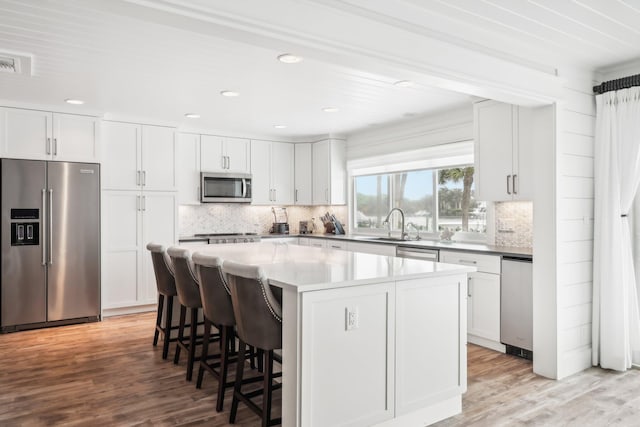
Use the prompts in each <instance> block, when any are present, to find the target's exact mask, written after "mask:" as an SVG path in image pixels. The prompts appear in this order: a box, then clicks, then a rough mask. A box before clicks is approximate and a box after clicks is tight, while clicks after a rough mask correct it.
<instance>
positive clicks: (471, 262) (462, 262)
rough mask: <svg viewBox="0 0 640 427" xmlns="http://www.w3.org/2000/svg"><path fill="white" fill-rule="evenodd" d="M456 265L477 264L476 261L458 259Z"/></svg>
mask: <svg viewBox="0 0 640 427" xmlns="http://www.w3.org/2000/svg"><path fill="white" fill-rule="evenodd" d="M458 263H460V264H472V265H476V264H477V263H478V261H473V260H469V259H459V260H458Z"/></svg>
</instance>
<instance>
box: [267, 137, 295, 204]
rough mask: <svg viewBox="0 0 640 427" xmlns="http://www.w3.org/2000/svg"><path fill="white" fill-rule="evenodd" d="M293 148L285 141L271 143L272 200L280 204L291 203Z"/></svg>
mask: <svg viewBox="0 0 640 427" xmlns="http://www.w3.org/2000/svg"><path fill="white" fill-rule="evenodd" d="M293 150H294V148H293V144H289V143H286V142H273V143H272V144H271V186H272V187H273V190H274V191H273V195H274V202H275V203H278V204H280V205H292V204H293V186H294V183H293V180H294V174H293V158H294V154H293Z"/></svg>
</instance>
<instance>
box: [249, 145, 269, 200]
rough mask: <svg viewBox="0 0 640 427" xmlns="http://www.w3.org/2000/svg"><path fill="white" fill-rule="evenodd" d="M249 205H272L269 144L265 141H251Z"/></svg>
mask: <svg viewBox="0 0 640 427" xmlns="http://www.w3.org/2000/svg"><path fill="white" fill-rule="evenodd" d="M251 203H252V204H254V205H269V204H272V203H273V189H272V187H271V143H270V142H267V141H251Z"/></svg>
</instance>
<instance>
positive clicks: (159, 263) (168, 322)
mask: <svg viewBox="0 0 640 427" xmlns="http://www.w3.org/2000/svg"><path fill="white" fill-rule="evenodd" d="M147 249H148V250H149V251H150V252H151V261H152V263H153V271H154V273H155V276H156V286H157V288H158V315H157V317H156V329H155V333H154V334H153V345H154V346H156V345H158V337H159V334H161V333H162V336H163V345H162V358H163V359H166V358H167V355H168V354H169V343H170V342H171V341H176V339H177V338H171V331H172V330H175V329H178V326H172V314H173V299H174V297H175V296H176V295H177V291H176V283H175V279H174V276H173V269H172V265H171V259H170V258H169V255H168V254H167V249H166V248H165V247H164V246H163V245H160V244H157V243H149V244H148V245H147ZM165 300H166V303H167V305H166V311H164V313H163V310H164V303H165ZM181 310H184V308H183V307H181ZM163 314H164V319H165V322H164V325H162V317H163Z"/></svg>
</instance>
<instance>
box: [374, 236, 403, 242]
mask: <svg viewBox="0 0 640 427" xmlns="http://www.w3.org/2000/svg"><path fill="white" fill-rule="evenodd" d="M369 240H377V241H381V242H408V240H406V239H401V238H399V237H373V238H371V239H369Z"/></svg>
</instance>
